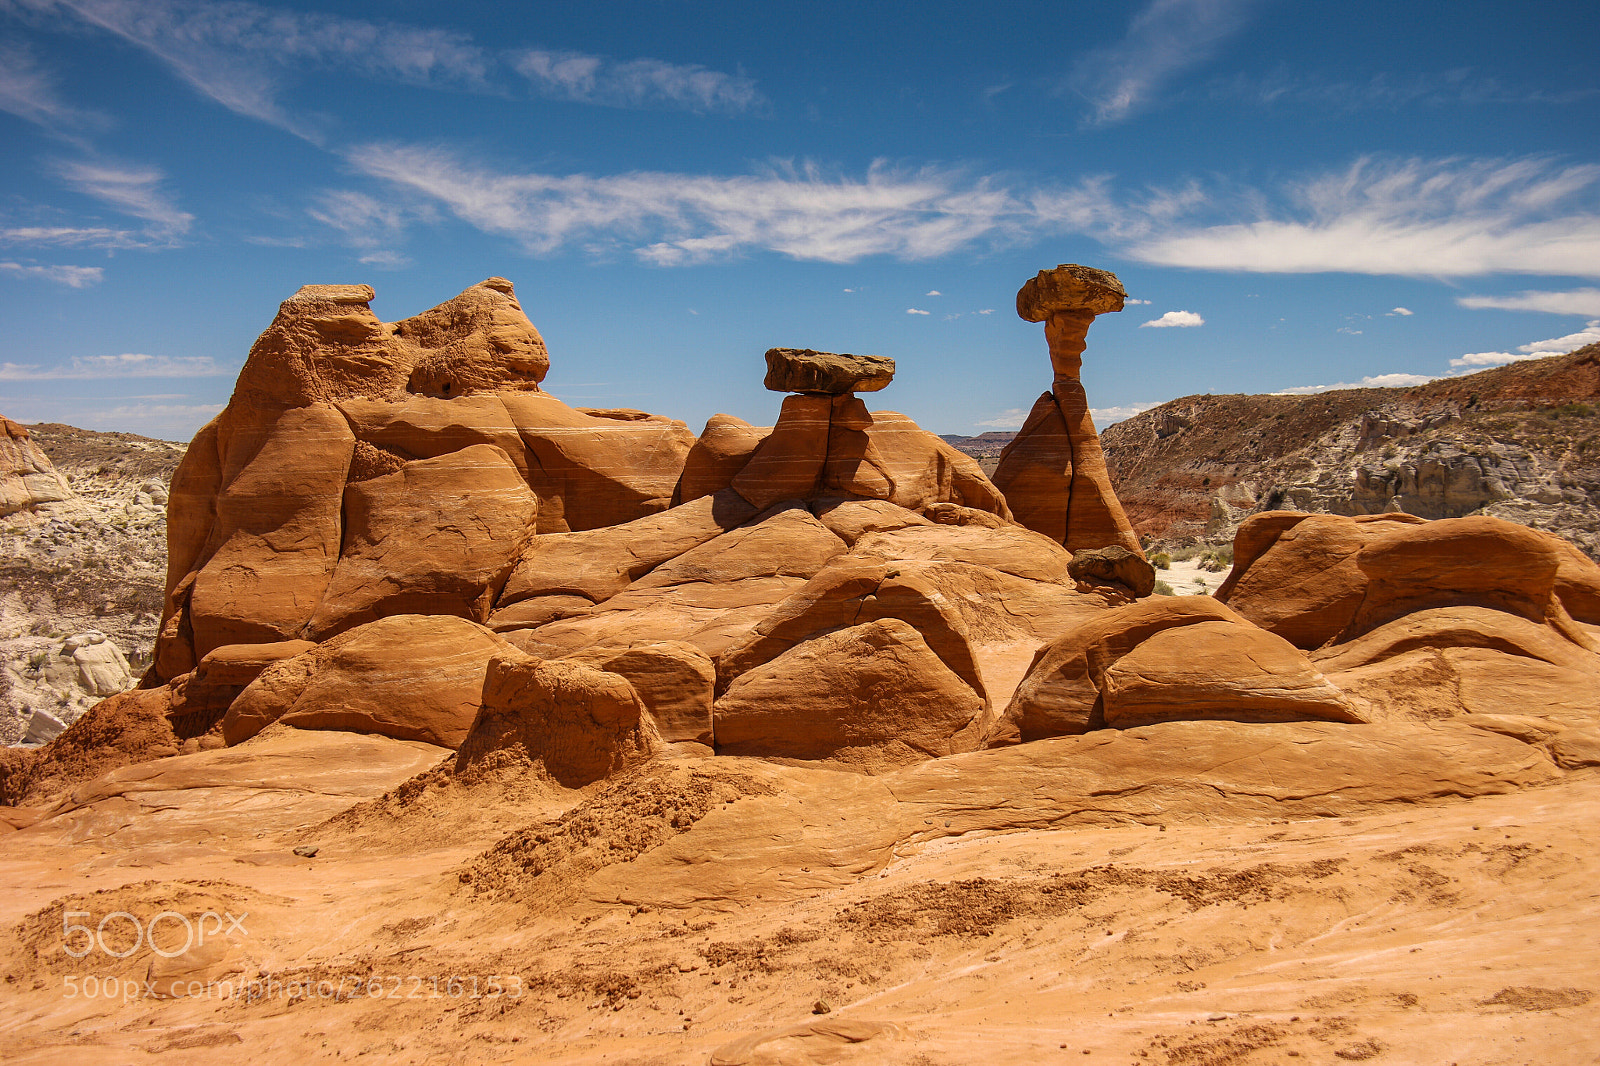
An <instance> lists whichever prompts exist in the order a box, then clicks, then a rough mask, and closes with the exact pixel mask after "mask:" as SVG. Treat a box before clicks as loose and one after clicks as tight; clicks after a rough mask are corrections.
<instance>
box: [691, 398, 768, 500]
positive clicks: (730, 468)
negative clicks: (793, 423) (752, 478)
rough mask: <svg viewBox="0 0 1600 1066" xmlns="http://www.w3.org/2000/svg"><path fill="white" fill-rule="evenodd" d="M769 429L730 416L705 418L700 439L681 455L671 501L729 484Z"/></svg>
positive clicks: (709, 491)
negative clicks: (680, 472)
mask: <svg viewBox="0 0 1600 1066" xmlns="http://www.w3.org/2000/svg"><path fill="white" fill-rule="evenodd" d="M771 432H772V427H771V426H766V427H760V426H752V425H751V424H750V423H748V422H746V421H745V420H744V419H742V418H735V417H734V416H732V415H712V416H711V417H710V418H708V419H707V420H706V428H705V429H704V430H702V431H701V433H700V439H699V440H697V441H695V442H694V446H693V447H692V448H690V449H689V454H688V455H687V456H685V457H684V460H683V473H682V475H681V476H680V477H679V480H678V488H677V491H676V493H675V495H674V497H673V498H674V500H675V501H676V502H678V503H680V504H682V503H688V502H689V501H691V500H698V499H699V498H700V497H702V496H710V495H712V494H713V493H717V492H721V491H722V490H723V489H726V488H727V487H728V486H729V485H732V484H733V479H734V478H735V477H736V476H738V473H739V471H741V470H743V469H744V468H745V466H746V465H747V464H748V463H749V462H750V457H751V456H752V455H754V454H755V450H756V448H757V447H758V446H759V445H760V444H761V442H762V441H763V440H764V439H766V437H767V435H768V434H770V433H771Z"/></svg>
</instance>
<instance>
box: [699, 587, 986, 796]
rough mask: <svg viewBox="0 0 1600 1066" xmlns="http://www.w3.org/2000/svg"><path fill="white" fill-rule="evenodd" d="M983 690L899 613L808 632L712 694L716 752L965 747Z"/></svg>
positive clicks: (862, 757) (913, 751)
mask: <svg viewBox="0 0 1600 1066" xmlns="http://www.w3.org/2000/svg"><path fill="white" fill-rule="evenodd" d="M982 712H983V700H982V698H981V697H980V696H979V695H978V694H977V693H976V692H974V691H973V690H972V688H971V686H970V685H968V684H967V683H966V682H965V681H963V680H962V679H961V678H960V677H958V676H957V675H956V674H954V673H953V672H952V671H951V670H950V669H949V667H947V666H946V665H945V664H944V662H943V661H942V660H941V659H940V658H939V656H938V655H936V654H934V652H933V651H932V650H931V649H930V648H929V647H928V645H927V643H926V642H925V641H924V640H923V639H922V637H921V635H920V634H919V633H918V632H917V631H916V630H915V629H914V628H912V627H911V625H909V624H908V623H906V622H903V621H900V620H899V619H897V618H883V619H879V620H877V621H874V622H868V623H866V624H864V625H858V626H851V627H849V628H846V629H841V630H838V631H836V632H833V633H828V634H825V635H823V636H818V637H815V638H813V639H811V640H808V641H806V642H804V643H803V644H800V645H799V646H797V647H795V648H792V649H790V650H789V651H787V652H785V653H783V654H782V655H779V656H778V657H777V658H775V659H773V660H771V661H770V662H767V663H764V664H762V665H761V666H759V667H756V668H755V669H752V670H750V671H748V672H747V673H745V674H743V675H741V676H740V677H739V679H738V680H737V681H735V682H734V684H733V686H732V687H731V688H729V690H728V691H727V693H726V694H725V695H723V696H722V697H721V698H720V699H719V700H717V703H716V709H715V715H714V722H715V725H714V732H715V735H716V742H717V752H718V754H722V755H766V756H783V757H788V758H796V759H828V760H834V761H839V762H845V763H851V764H855V765H860V766H865V767H868V768H881V767H885V766H892V765H899V764H903V763H906V762H911V761H915V760H918V759H926V758H936V757H938V756H941V755H949V754H952V753H954V752H959V751H971V750H974V749H975V748H976V747H977V746H978V742H979V740H980V735H979V729H980V728H981V722H982Z"/></svg>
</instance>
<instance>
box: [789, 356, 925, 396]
mask: <svg viewBox="0 0 1600 1066" xmlns="http://www.w3.org/2000/svg"><path fill="white" fill-rule="evenodd" d="M893 380H894V360H893V359H890V358H889V357H888V356H883V355H836V354H834V353H833V352H817V351H813V350H811V349H810V348H769V349H767V378H766V381H765V382H763V384H765V385H766V387H767V388H768V389H770V390H772V391H773V392H823V393H827V394H829V395H830V396H841V395H844V394H845V393H852V392H877V391H878V390H880V389H884V388H887V387H888V385H889V382H891V381H893Z"/></svg>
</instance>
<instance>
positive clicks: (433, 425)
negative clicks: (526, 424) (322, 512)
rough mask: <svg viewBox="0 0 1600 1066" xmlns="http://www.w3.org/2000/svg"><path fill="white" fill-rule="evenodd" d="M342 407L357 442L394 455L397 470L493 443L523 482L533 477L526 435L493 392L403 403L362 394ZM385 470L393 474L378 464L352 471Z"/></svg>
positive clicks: (410, 399) (370, 472)
mask: <svg viewBox="0 0 1600 1066" xmlns="http://www.w3.org/2000/svg"><path fill="white" fill-rule="evenodd" d="M338 407H339V412H340V413H341V414H343V415H344V417H345V419H346V420H347V421H348V422H349V423H350V428H351V431H352V432H354V433H355V435H356V440H358V441H360V442H362V443H364V444H367V445H370V446H371V447H373V448H374V449H377V450H379V451H382V452H384V453H386V454H387V455H389V456H392V457H393V458H392V461H393V462H394V463H395V464H397V465H395V469H399V465H398V464H404V463H406V462H410V461H411V460H413V459H437V458H439V457H440V456H442V455H449V454H451V453H452V452H459V451H461V450H462V449H463V448H471V447H473V446H474V445H479V444H487V445H492V446H493V447H496V448H499V449H500V450H501V451H503V452H504V453H505V454H506V457H507V458H509V459H510V460H511V462H512V464H513V465H514V466H515V467H516V468H517V473H518V474H519V475H520V476H521V477H522V479H523V480H525V481H526V480H529V479H530V478H531V477H532V476H533V471H532V470H531V469H530V466H529V461H528V449H527V446H526V445H524V444H523V443H522V434H521V432H520V431H518V429H517V427H516V425H515V423H513V422H512V420H511V413H510V412H509V411H507V410H506V405H505V402H504V401H503V400H502V399H501V398H500V396H499V395H497V394H495V393H493V392H480V393H474V394H470V395H465V396H455V397H453V398H450V399H444V398H442V397H438V396H420V395H419V396H406V397H405V398H404V399H401V400H399V401H398V402H396V400H395V399H393V398H388V397H382V398H380V397H366V396H357V397H352V398H350V399H348V400H343V401H341V402H340V403H339V405H338ZM385 472H391V473H392V471H382V470H379V469H377V467H376V465H373V466H370V467H369V469H368V470H365V471H362V473H363V474H365V475H366V476H360V477H358V476H356V474H355V472H352V476H351V480H353V481H366V480H369V479H370V478H371V477H373V476H377V475H378V474H380V473H385Z"/></svg>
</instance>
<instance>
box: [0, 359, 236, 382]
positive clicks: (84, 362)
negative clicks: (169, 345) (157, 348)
mask: <svg viewBox="0 0 1600 1066" xmlns="http://www.w3.org/2000/svg"><path fill="white" fill-rule="evenodd" d="M230 372H231V371H228V370H226V369H224V368H223V367H220V366H218V365H217V364H216V361H215V360H213V359H212V358H211V357H210V356H208V355H182V356H172V355H144V354H141V353H136V352H126V353H124V354H122V355H90V356H74V357H73V358H72V359H70V360H68V362H67V365H65V366H43V365H41V364H38V363H0V381H70V380H101V379H107V378H191V377H215V376H217V375H220V374H226V373H230Z"/></svg>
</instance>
